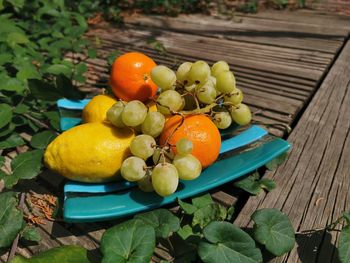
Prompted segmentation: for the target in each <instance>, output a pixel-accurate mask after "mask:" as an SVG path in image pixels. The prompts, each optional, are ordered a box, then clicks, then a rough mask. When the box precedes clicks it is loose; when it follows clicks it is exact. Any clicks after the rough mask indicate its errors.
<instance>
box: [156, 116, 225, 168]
mask: <svg viewBox="0 0 350 263" xmlns="http://www.w3.org/2000/svg"><path fill="white" fill-rule="evenodd" d="M181 119H182V117H181V116H178V115H175V116H173V117H171V118H169V119H168V120H167V122H166V123H165V125H164V129H163V132H162V134H161V135H160V145H165V143H166V141H167V138H168V137H169V136H170V135H171V133H172V132H173V131H174V130H175V129H176V128H177V127H178V126H179V125H180V123H181ZM181 138H186V139H188V140H190V141H192V144H193V150H192V154H193V155H194V156H196V157H197V159H198V160H199V161H200V162H201V164H202V167H203V168H205V167H208V166H209V165H211V164H212V163H214V162H215V160H216V159H217V158H218V156H219V151H220V146H221V136H220V132H219V130H218V128H217V127H216V126H215V124H214V123H213V122H212V121H211V120H210V119H209V118H208V117H206V116H204V115H192V116H186V117H185V120H184V122H183V124H182V125H181V126H180V127H179V128H178V129H177V130H176V131H175V132H174V133H173V135H172V136H171V137H170V138H169V140H168V143H169V144H170V145H172V150H173V151H174V152H175V153H176V146H175V145H176V143H177V141H178V140H180V139H181Z"/></svg>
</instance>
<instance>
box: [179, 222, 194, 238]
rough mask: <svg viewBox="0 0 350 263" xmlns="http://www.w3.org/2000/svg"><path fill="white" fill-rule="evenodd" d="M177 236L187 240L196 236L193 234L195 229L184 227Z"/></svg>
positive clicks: (188, 226)
mask: <svg viewBox="0 0 350 263" xmlns="http://www.w3.org/2000/svg"><path fill="white" fill-rule="evenodd" d="M177 234H178V235H179V236H180V237H181V238H182V239H183V240H186V239H187V238H188V237H190V236H192V235H194V233H193V228H192V227H191V226H190V225H184V226H183V227H181V228H180V229H179V230H178V231H177Z"/></svg>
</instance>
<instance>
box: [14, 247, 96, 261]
mask: <svg viewBox="0 0 350 263" xmlns="http://www.w3.org/2000/svg"><path fill="white" fill-rule="evenodd" d="M39 262H40V263H62V262H64V263H90V260H89V259H88V255H87V250H86V249H85V248H82V247H79V246H73V245H70V246H61V247H56V248H52V249H49V250H47V251H45V252H42V253H41V254H39V255H35V256H33V257H32V258H30V259H27V258H24V257H22V256H16V257H14V258H13V260H12V261H11V263H39Z"/></svg>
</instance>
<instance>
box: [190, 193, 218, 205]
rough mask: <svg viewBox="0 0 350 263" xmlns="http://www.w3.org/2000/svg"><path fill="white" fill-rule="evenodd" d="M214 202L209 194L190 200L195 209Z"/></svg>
mask: <svg viewBox="0 0 350 263" xmlns="http://www.w3.org/2000/svg"><path fill="white" fill-rule="evenodd" d="M213 203H214V201H213V199H212V198H211V196H210V194H205V195H202V196H199V197H195V198H193V199H192V204H193V205H194V206H195V207H197V208H202V207H204V206H207V205H210V204H213Z"/></svg>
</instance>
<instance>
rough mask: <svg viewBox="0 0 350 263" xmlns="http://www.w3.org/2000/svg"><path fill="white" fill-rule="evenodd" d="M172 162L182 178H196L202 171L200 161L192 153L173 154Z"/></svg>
mask: <svg viewBox="0 0 350 263" xmlns="http://www.w3.org/2000/svg"><path fill="white" fill-rule="evenodd" d="M173 164H174V165H175V167H176V169H177V172H178V174H179V178H180V179H182V180H193V179H196V178H197V177H198V176H199V175H200V174H201V172H202V165H201V162H200V161H199V160H198V159H197V158H196V157H195V156H193V155H192V154H187V155H179V154H177V155H175V158H174V161H173Z"/></svg>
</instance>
